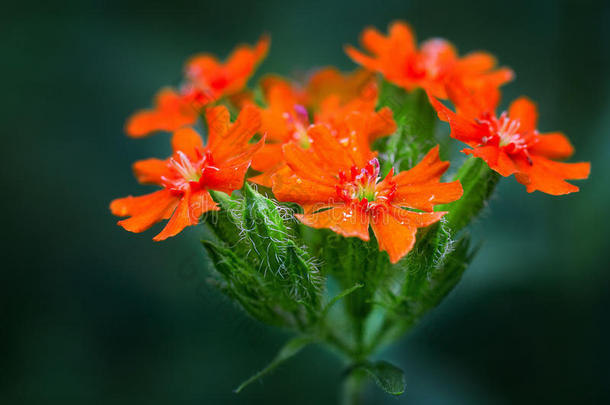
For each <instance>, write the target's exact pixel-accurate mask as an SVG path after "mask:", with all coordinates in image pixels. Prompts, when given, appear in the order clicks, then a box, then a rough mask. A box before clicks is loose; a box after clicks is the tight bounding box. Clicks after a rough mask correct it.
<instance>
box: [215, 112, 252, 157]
mask: <svg viewBox="0 0 610 405" xmlns="http://www.w3.org/2000/svg"><path fill="white" fill-rule="evenodd" d="M211 110H212V111H211V112H210V113H209V114H208V113H207V112H206V120H207V121H208V128H213V129H211V130H210V134H211V135H212V136H211V137H210V141H209V143H208V145H209V148H210V150H211V151H212V155H213V157H214V161H215V162H218V163H220V162H224V161H225V160H228V159H230V158H231V157H232V156H235V155H238V154H239V153H240V152H242V151H243V150H244V149H245V148H246V147H247V145H248V143H249V142H250V140H251V139H252V137H253V136H254V134H256V132H258V130H259V129H260V126H261V117H260V112H259V110H258V109H257V108H256V107H255V106H253V105H250V104H249V105H246V106H245V107H244V108H243V109H242V110H241V111H240V113H239V115H238V116H237V120H235V122H234V123H233V124H232V125H230V126H229V127H228V129H227V121H226V117H227V114H228V111H226V107H216V108H214V109H211ZM225 111H226V112H225Z"/></svg>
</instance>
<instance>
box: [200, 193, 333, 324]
mask: <svg viewBox="0 0 610 405" xmlns="http://www.w3.org/2000/svg"><path fill="white" fill-rule="evenodd" d="M214 198H216V201H217V202H218V203H219V204H220V206H221V210H220V211H218V212H216V213H214V214H212V215H211V216H209V217H208V218H207V220H208V223H209V224H210V227H211V228H212V230H213V232H214V234H215V235H216V236H217V238H218V240H219V242H218V243H212V242H208V241H204V242H203V244H204V247H205V248H206V250H207V251H208V254H209V256H210V259H211V260H212V262H213V263H214V265H215V268H216V270H217V271H218V273H219V274H220V275H221V277H222V282H221V283H219V286H220V288H221V289H222V291H224V292H225V293H226V294H227V295H229V296H230V297H232V298H234V299H235V300H236V301H237V302H239V303H240V304H241V306H242V307H243V308H244V309H245V310H246V311H247V312H248V313H249V314H250V315H252V316H253V317H255V318H257V319H259V320H261V321H263V322H266V323H270V324H274V325H280V326H288V327H293V328H296V329H297V330H305V329H307V328H308V327H311V325H312V323H313V322H314V320H315V319H316V318H317V317H318V316H319V313H320V310H321V306H322V293H323V290H324V286H323V282H322V278H321V277H320V275H319V271H318V269H317V267H316V265H315V263H314V260H313V258H312V257H311V256H310V255H309V254H308V253H307V252H306V251H305V249H303V248H302V247H301V246H299V245H298V244H297V242H296V240H295V237H294V235H293V232H292V231H291V229H290V228H289V227H288V225H287V221H286V220H284V218H283V217H282V214H281V213H282V212H283V209H282V208H281V207H279V206H278V205H277V204H276V203H274V202H273V201H271V200H270V199H268V198H266V197H264V196H262V195H261V194H259V193H258V192H257V191H255V190H253V189H252V188H251V187H250V186H248V185H246V186H244V189H243V196H242V197H232V198H231V197H228V196H227V195H226V194H222V193H214Z"/></svg>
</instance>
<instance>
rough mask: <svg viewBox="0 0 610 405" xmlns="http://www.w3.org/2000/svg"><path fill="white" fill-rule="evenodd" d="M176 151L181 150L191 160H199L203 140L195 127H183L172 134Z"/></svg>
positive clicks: (173, 146)
mask: <svg viewBox="0 0 610 405" xmlns="http://www.w3.org/2000/svg"><path fill="white" fill-rule="evenodd" d="M172 148H173V150H174V153H176V152H178V151H181V152H183V153H184V154H185V155H186V156H188V157H189V158H190V159H191V160H197V159H198V158H199V157H200V155H199V154H200V153H201V152H202V151H203V140H202V139H201V136H199V134H198V133H197V131H195V130H194V129H193V128H181V129H179V130H177V131H176V132H174V135H173V136H172Z"/></svg>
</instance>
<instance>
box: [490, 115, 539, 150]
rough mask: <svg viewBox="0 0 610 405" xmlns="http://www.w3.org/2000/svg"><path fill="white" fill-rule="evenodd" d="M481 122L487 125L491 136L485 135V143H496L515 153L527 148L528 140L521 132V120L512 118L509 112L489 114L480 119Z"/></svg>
mask: <svg viewBox="0 0 610 405" xmlns="http://www.w3.org/2000/svg"><path fill="white" fill-rule="evenodd" d="M478 122H479V123H481V124H485V125H487V127H488V129H489V133H490V134H491V136H489V137H484V138H483V143H485V144H489V143H496V142H497V145H498V146H499V147H501V148H505V150H506V152H508V153H514V152H518V151H520V150H524V149H527V142H526V140H525V138H524V137H523V135H522V134H521V133H520V132H519V129H520V127H521V123H520V122H519V120H515V119H510V118H509V117H508V114H507V113H506V111H505V112H503V113H502V114H501V115H500V117H499V118H498V117H495V116H491V115H488V116H486V117H485V118H483V119H479V120H478Z"/></svg>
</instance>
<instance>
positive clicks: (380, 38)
mask: <svg viewBox="0 0 610 405" xmlns="http://www.w3.org/2000/svg"><path fill="white" fill-rule="evenodd" d="M388 31H389V35H388V36H387V37H386V36H384V35H383V34H381V33H380V32H379V31H377V30H376V29H375V28H367V29H365V30H364V32H363V33H362V36H361V42H362V45H363V46H364V48H366V49H367V50H368V51H369V52H370V54H371V56H369V55H366V54H364V53H362V52H360V51H358V50H357V49H355V48H354V47H352V46H349V45H348V46H346V48H345V51H346V52H347V54H348V56H349V57H350V58H352V60H353V61H354V62H356V63H358V64H360V65H362V66H364V67H366V68H367V69H369V70H372V71H375V72H380V73H382V74H383V75H384V76H385V78H386V79H387V80H388V81H390V82H392V83H394V84H396V85H398V86H401V87H404V88H405V89H407V90H409V91H410V90H413V89H415V88H417V87H421V88H423V89H425V90H426V91H427V92H428V93H430V94H432V95H434V96H435V97H439V98H447V94H446V92H445V83H446V82H447V81H448V80H457V81H460V82H462V83H463V84H464V85H465V86H466V87H468V88H472V89H476V88H479V87H480V86H482V85H484V84H493V85H495V86H496V87H499V86H501V85H502V84H504V83H506V82H508V81H510V80H511V79H512V77H513V72H512V71H511V70H510V69H507V68H500V69H496V70H494V67H495V65H496V60H495V58H494V57H493V56H492V55H490V54H488V53H485V52H473V53H470V54H468V55H466V56H465V57H463V58H460V57H459V56H458V53H457V51H456V49H455V48H454V47H453V45H451V44H450V43H449V42H447V41H445V40H442V39H431V40H428V41H426V42H424V43H422V44H421V46H420V48H419V49H418V48H417V43H416V41H415V35H414V33H413V30H412V29H411V27H410V26H409V25H407V24H406V23H404V22H395V23H393V24H391V25H390V27H389V30H388Z"/></svg>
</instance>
